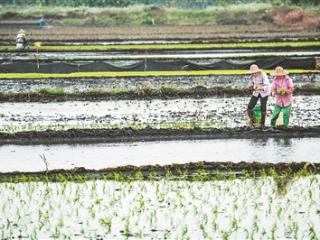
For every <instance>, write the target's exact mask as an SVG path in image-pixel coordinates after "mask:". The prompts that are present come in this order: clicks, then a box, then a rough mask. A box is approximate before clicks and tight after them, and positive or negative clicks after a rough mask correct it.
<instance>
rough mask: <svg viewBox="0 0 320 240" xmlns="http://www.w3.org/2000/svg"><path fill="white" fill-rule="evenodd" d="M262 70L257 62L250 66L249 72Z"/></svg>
mask: <svg viewBox="0 0 320 240" xmlns="http://www.w3.org/2000/svg"><path fill="white" fill-rule="evenodd" d="M261 71H262V70H261V69H260V68H259V67H258V65H256V64H252V65H251V66H250V70H249V72H248V73H250V74H252V73H257V72H261Z"/></svg>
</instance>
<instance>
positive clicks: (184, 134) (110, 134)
mask: <svg viewBox="0 0 320 240" xmlns="http://www.w3.org/2000/svg"><path fill="white" fill-rule="evenodd" d="M270 137H272V138H277V137H281V138H284V137H290V138H295V137H298V138H301V137H320V126H315V127H308V128H304V127H299V126H293V127H290V128H277V129H272V128H265V129H260V128H249V127H240V128H224V129H199V128H195V129H153V128H145V129H142V130H141V129H138V130H137V129H132V128H124V129H70V130H67V131H53V130H47V131H42V132H38V131H30V132H19V133H13V134H10V133H0V144H24V145H25V144H61V143H95V142H132V141H158V140H182V139H227V138H242V139H247V138H270Z"/></svg>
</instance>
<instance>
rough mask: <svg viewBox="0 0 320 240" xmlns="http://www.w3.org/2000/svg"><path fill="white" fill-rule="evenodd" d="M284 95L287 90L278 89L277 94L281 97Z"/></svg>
mask: <svg viewBox="0 0 320 240" xmlns="http://www.w3.org/2000/svg"><path fill="white" fill-rule="evenodd" d="M286 93H287V89H286V88H280V90H279V94H280V95H281V96H283V95H285V94H286Z"/></svg>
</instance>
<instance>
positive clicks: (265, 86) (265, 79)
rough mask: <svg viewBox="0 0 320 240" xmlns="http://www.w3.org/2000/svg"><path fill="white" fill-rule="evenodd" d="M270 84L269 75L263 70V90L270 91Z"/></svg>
mask: <svg viewBox="0 0 320 240" xmlns="http://www.w3.org/2000/svg"><path fill="white" fill-rule="evenodd" d="M269 85H270V82H269V78H268V75H267V74H266V73H264V72H263V73H262V90H263V91H264V92H266V91H268V90H269Z"/></svg>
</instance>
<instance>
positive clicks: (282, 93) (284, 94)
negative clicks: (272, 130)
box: [271, 66, 294, 127]
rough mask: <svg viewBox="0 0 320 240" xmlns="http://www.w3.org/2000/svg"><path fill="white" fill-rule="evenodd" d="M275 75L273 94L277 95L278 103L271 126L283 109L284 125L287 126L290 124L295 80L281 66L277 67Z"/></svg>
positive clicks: (274, 123)
mask: <svg viewBox="0 0 320 240" xmlns="http://www.w3.org/2000/svg"><path fill="white" fill-rule="evenodd" d="M271 75H273V76H274V77H275V78H274V81H273V82H272V90H271V92H272V95H273V96H274V95H275V96H276V104H275V106H274V110H273V114H272V119H271V126H272V127H274V126H275V125H276V121H277V119H278V117H279V114H280V112H281V111H283V126H284V127H287V126H288V124H289V116H290V112H291V106H292V95H293V90H294V88H293V82H292V79H291V78H290V77H289V76H288V72H287V71H286V70H284V69H283V68H282V67H281V66H278V67H276V68H275V70H274V72H273V73H272V74H271Z"/></svg>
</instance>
